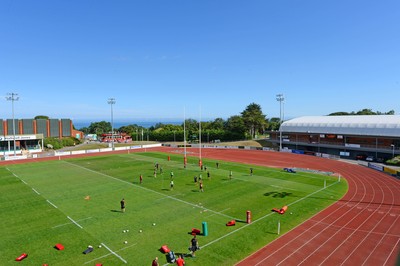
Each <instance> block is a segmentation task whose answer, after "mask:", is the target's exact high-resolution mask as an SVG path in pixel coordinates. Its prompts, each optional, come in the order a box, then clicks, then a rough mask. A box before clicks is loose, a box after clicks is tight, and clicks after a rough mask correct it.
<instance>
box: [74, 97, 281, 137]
mask: <svg viewBox="0 0 400 266" xmlns="http://www.w3.org/2000/svg"><path fill="white" fill-rule="evenodd" d="M279 125H280V121H279V118H271V119H267V118H266V115H265V114H263V112H262V109H261V106H260V105H259V104H256V103H251V104H249V105H248V106H247V107H246V109H245V110H243V111H242V112H241V113H240V115H234V116H231V117H229V118H228V119H227V120H224V119H222V118H216V119H215V120H213V121H207V122H204V121H202V122H201V125H199V121H197V120H195V119H186V120H185V121H184V122H182V124H180V125H174V124H163V123H157V124H156V125H154V126H152V127H150V128H144V127H142V126H139V125H137V124H132V125H126V126H122V127H120V128H118V129H115V130H116V131H119V132H124V133H127V134H128V135H130V136H132V139H133V140H157V141H183V140H184V134H186V140H187V141H190V142H198V141H200V140H199V138H201V141H202V142H212V141H214V140H221V141H233V140H243V139H254V138H256V137H257V136H258V135H263V134H264V133H265V131H269V130H277V129H278V128H279ZM200 129H201V136H199V132H200ZM79 130H80V131H83V132H84V133H85V134H97V135H101V134H103V133H107V132H111V123H110V122H106V121H101V122H93V123H91V124H90V125H89V127H84V128H81V129H79Z"/></svg>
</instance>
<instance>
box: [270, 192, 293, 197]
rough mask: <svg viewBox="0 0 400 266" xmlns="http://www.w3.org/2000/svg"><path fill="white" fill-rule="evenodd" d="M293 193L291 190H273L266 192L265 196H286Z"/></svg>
mask: <svg viewBox="0 0 400 266" xmlns="http://www.w3.org/2000/svg"><path fill="white" fill-rule="evenodd" d="M292 194H293V193H290V192H277V191H271V192H267V193H264V196H267V197H269V196H272V197H273V198H284V197H286V196H291V195H292Z"/></svg>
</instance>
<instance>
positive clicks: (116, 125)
mask: <svg viewBox="0 0 400 266" xmlns="http://www.w3.org/2000/svg"><path fill="white" fill-rule="evenodd" d="M101 121H106V122H110V121H107V120H99V121H93V120H83V119H82V120H79V119H77V120H72V124H73V125H74V127H75V128H76V129H80V128H83V127H89V126H90V124H91V123H97V122H101ZM160 123H162V124H172V125H180V124H182V123H183V121H126V120H117V121H114V128H120V127H123V126H129V125H138V126H141V127H144V128H150V127H152V126H155V125H156V124H160Z"/></svg>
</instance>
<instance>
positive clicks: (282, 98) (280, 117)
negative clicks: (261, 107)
mask: <svg viewBox="0 0 400 266" xmlns="http://www.w3.org/2000/svg"><path fill="white" fill-rule="evenodd" d="M276 100H277V101H278V102H279V123H280V125H279V151H282V129H281V126H282V103H283V101H284V100H285V98H284V97H283V94H282V93H280V94H277V95H276Z"/></svg>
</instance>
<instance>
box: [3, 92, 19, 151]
mask: <svg viewBox="0 0 400 266" xmlns="http://www.w3.org/2000/svg"><path fill="white" fill-rule="evenodd" d="M7 95H8V96H6V99H7V101H11V105H12V121H13V136H14V156H16V153H17V152H16V150H15V149H16V146H15V119H14V102H15V101H18V99H19V97H18V93H14V92H10V93H7Z"/></svg>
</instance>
